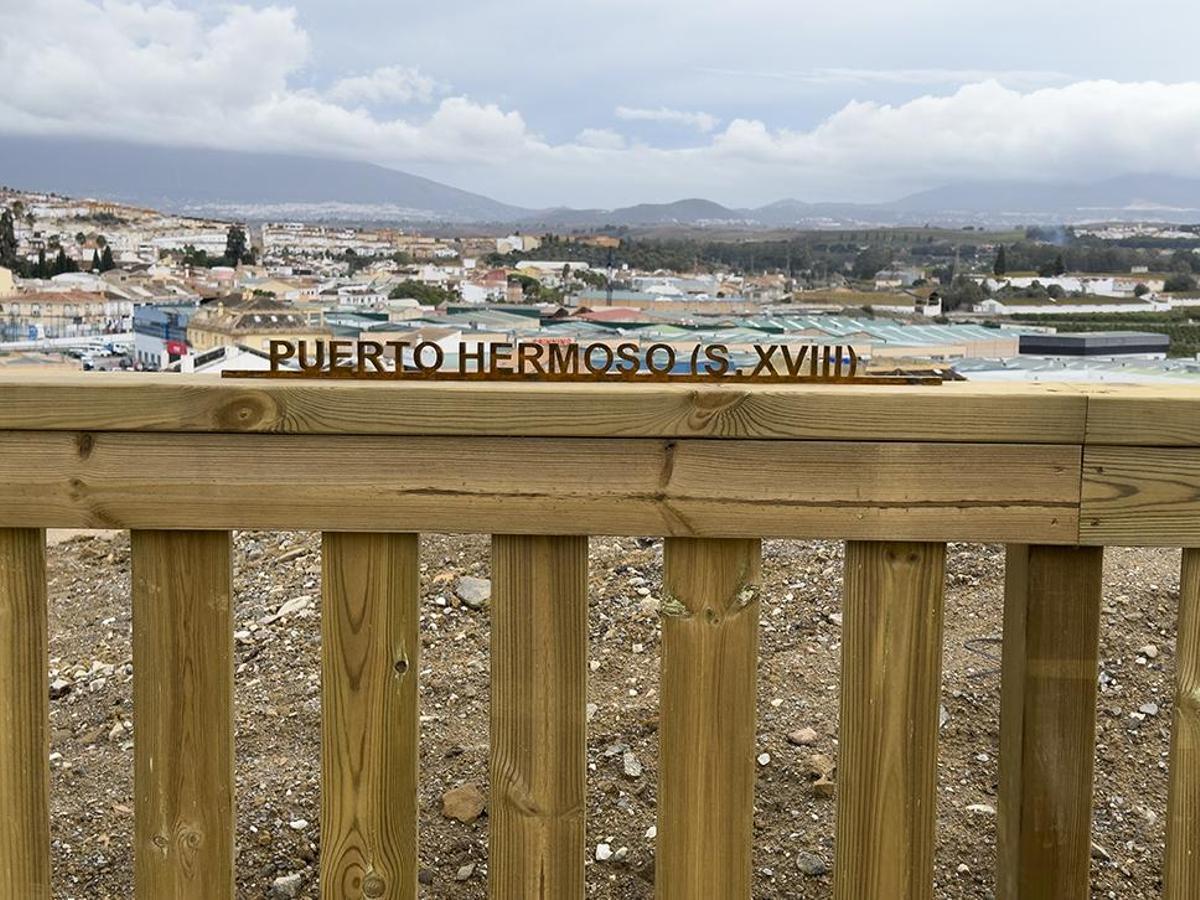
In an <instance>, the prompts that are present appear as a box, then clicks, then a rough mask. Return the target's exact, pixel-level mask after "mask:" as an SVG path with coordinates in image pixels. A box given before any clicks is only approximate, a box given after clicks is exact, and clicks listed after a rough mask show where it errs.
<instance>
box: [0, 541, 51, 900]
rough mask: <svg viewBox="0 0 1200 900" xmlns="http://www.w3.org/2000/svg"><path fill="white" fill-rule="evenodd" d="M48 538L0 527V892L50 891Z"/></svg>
mask: <svg viewBox="0 0 1200 900" xmlns="http://www.w3.org/2000/svg"><path fill="white" fill-rule="evenodd" d="M45 546H46V536H45V532H44V531H41V530H38V529H11V528H4V529H0V900H48V898H49V897H50V790H49V784H50V780H49V779H50V775H49V768H48V766H49V764H48V762H47V757H48V756H49V752H50V751H49V723H50V701H49V692H48V691H47V688H46V680H47V675H48V673H49V669H50V662H49V658H48V652H47V647H46V640H47V633H46V551H45Z"/></svg>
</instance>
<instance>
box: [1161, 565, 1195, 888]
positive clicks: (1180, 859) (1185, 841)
mask: <svg viewBox="0 0 1200 900" xmlns="http://www.w3.org/2000/svg"><path fill="white" fill-rule="evenodd" d="M1195 897H1200V550H1197V549H1189V550H1184V551H1183V569H1182V572H1181V575H1180V579H1179V635H1178V640H1177V642H1176V650H1175V710H1174V715H1173V719H1172V724H1171V769H1170V790H1169V796H1168V798H1167V857H1166V863H1165V865H1164V866H1163V898H1164V900H1193V898H1195Z"/></svg>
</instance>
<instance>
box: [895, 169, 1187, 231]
mask: <svg viewBox="0 0 1200 900" xmlns="http://www.w3.org/2000/svg"><path fill="white" fill-rule="evenodd" d="M889 205H890V206H891V207H892V208H894V209H897V210H903V211H906V212H911V213H946V212H954V211H960V212H972V213H990V214H993V215H1004V216H1020V215H1024V214H1030V213H1032V214H1035V215H1038V216H1045V215H1053V216H1061V217H1062V218H1063V219H1064V220H1066V221H1078V220H1079V219H1081V218H1090V219H1097V218H1154V217H1159V216H1166V217H1169V218H1173V219H1174V220H1177V221H1189V222H1195V221H1200V179H1196V178H1179V177H1176V176H1172V175H1122V176H1119V177H1117V178H1108V179H1105V180H1103V181H1095V182H1087V183H1067V184H1063V183H1045V182H1030V181H993V182H966V183H960V184H951V185H946V186H944V187H939V188H934V189H932V190H928V191H921V192H920V193H917V194H912V195H911V196H908V197H905V198H903V199H901V200H897V201H896V202H895V203H892V204H889Z"/></svg>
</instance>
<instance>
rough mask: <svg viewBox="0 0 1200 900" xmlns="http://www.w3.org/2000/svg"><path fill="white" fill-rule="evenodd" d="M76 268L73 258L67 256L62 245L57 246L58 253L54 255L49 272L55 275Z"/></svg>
mask: <svg viewBox="0 0 1200 900" xmlns="http://www.w3.org/2000/svg"><path fill="white" fill-rule="evenodd" d="M77 269H78V266H76V265H75V262H74V260H71V259H68V258H67V251H66V250H64V249H63V248H62V247H59V248H58V255H57V256H55V257H54V265H53V267H52V268H51V272H52V273H53V274H55V275H61V274H63V273H64V272H74V271H76V270H77Z"/></svg>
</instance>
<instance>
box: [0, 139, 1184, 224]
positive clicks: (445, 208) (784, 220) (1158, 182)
mask: <svg viewBox="0 0 1200 900" xmlns="http://www.w3.org/2000/svg"><path fill="white" fill-rule="evenodd" d="M0 184H6V185H9V186H11V187H17V188H24V189H27V190H43V191H55V192H58V193H62V194H69V195H72V196H82V197H97V198H105V199H112V200H119V201H122V202H126V203H133V204H137V205H142V206H149V207H155V208H159V209H164V210H168V211H174V212H184V213H191V214H196V215H212V216H224V217H233V218H242V219H247V220H251V221H257V220H263V219H274V220H280V219H306V220H310V221H321V220H330V221H357V222H426V221H433V222H445V223H460V224H482V223H487V224H493V225H498V226H503V227H510V226H511V227H520V228H522V229H525V230H536V229H539V228H546V229H553V228H599V227H602V226H605V225H617V226H627V227H632V228H654V227H661V226H686V227H708V226H733V227H738V228H747V229H753V228H820V227H839V226H840V227H847V226H848V227H862V226H871V225H923V224H927V223H928V224H933V225H954V226H957V225H967V224H973V225H997V226H1005V225H1009V226H1011V225H1032V224H1069V223H1073V222H1084V221H1093V222H1094V221H1103V220H1122V219H1123V220H1156V221H1165V222H1188V223H1195V222H1200V179H1195V178H1179V177H1173V176H1166V175H1124V176H1121V177H1118V178H1110V179H1106V180H1104V181H1096V182H1090V183H1068V184H1064V183H1059V182H1051V183H1041V182H1033V181H990V182H982V181H981V182H963V183H957V184H949V185H945V186H942V187H938V188H933V189H931V190H926V191H920V192H918V193H915V194H911V195H909V196H907V197H903V198H901V199H899V200H895V201H892V202H888V203H874V204H869V203H808V202H805V201H803V200H797V199H785V200H779V201H776V202H775V203H770V204H767V205H766V206H760V207H754V208H732V207H727V206H722V205H721V204H719V203H714V202H713V201H711V200H705V199H699V198H691V199H686V200H678V201H675V202H673V203H642V204H637V205H635V206H626V207H620V208H616V209H566V208H562V209H544V210H533V209H525V208H522V207H518V206H512V205H509V204H505V203H500V202H498V201H496V200H492V199H491V198H489V197H485V196H483V195H481V194H473V193H470V192H468V191H463V190H459V189H458V188H454V187H450V186H449V185H445V184H441V183H439V182H436V181H431V180H430V179H428V178H421V177H419V176H416V175H410V174H408V173H406V172H400V171H397V170H395V169H389V168H385V167H383V166H376V165H371V164H369V163H361V162H352V161H346V160H330V159H314V158H309V157H303V156H289V155H284V154H272V153H261V154H260V153H241V152H233V151H224V150H204V149H194V148H193V149H186V148H178V147H152V146H146V145H142V144H131V143H121V142H116V141H92V140H78V139H62V138H31V137H6V136H0Z"/></svg>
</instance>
